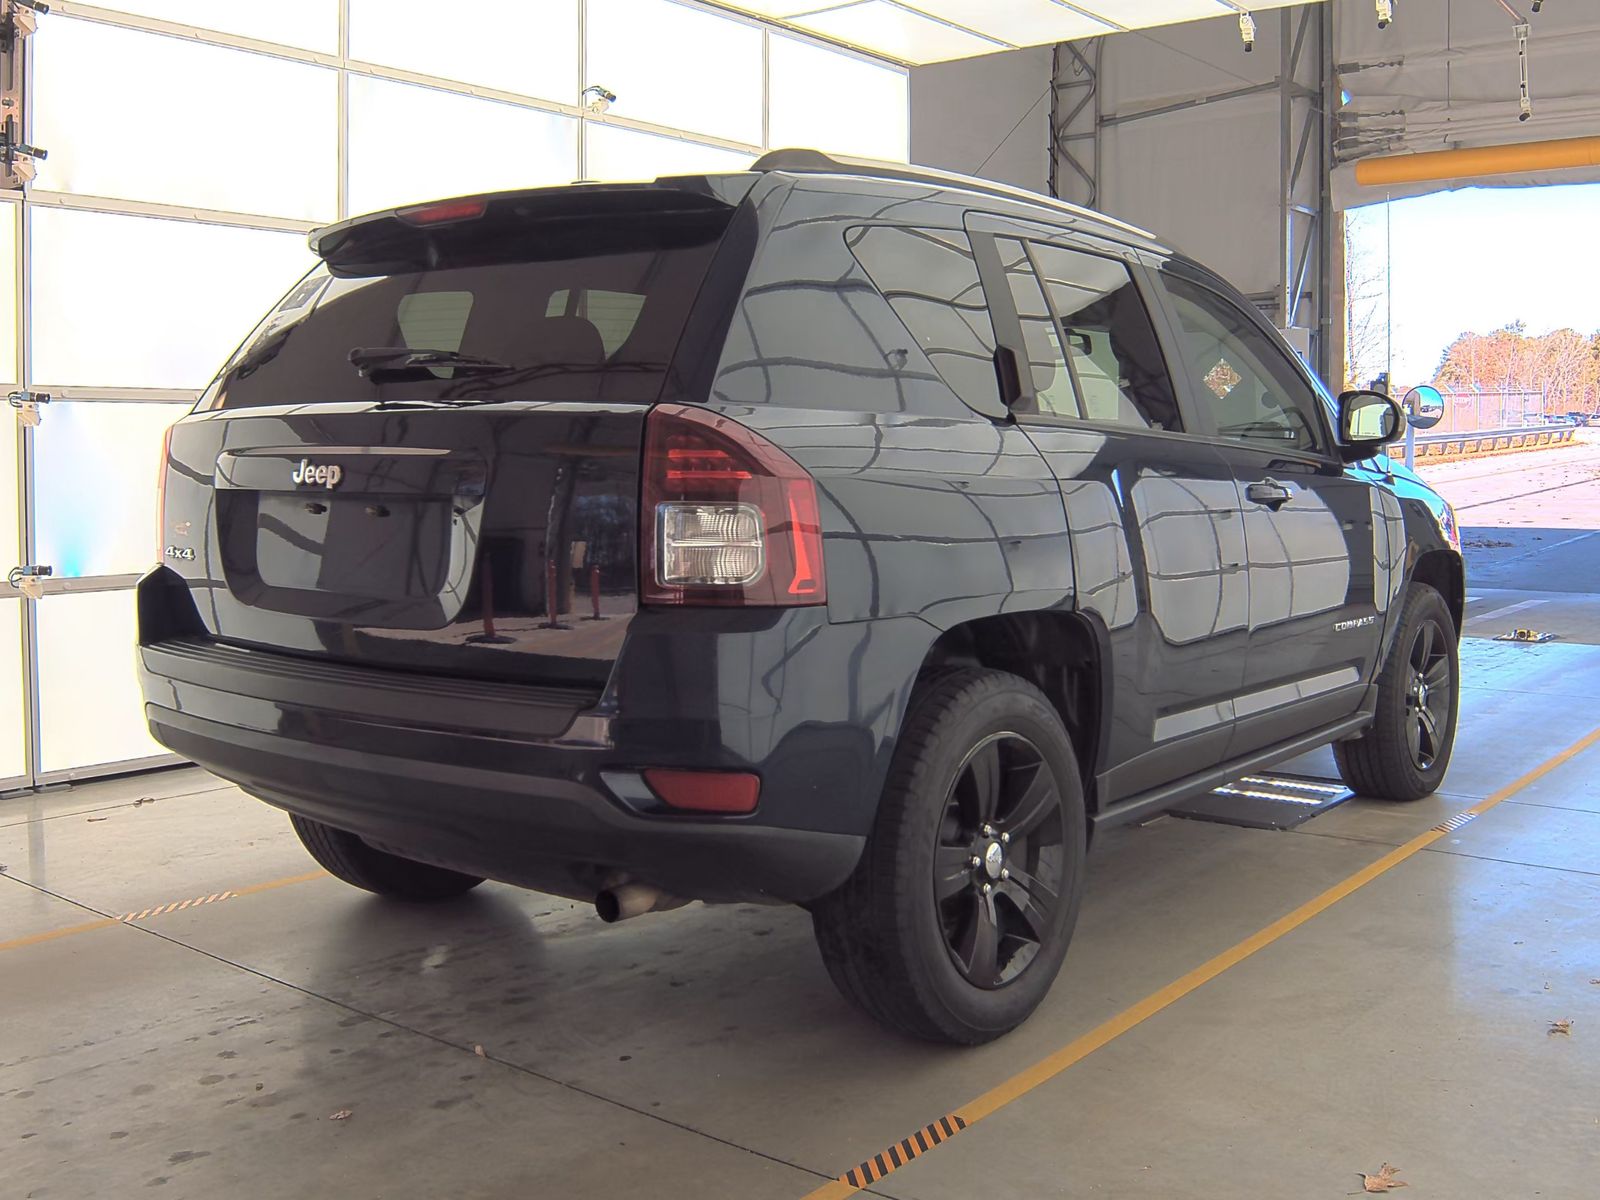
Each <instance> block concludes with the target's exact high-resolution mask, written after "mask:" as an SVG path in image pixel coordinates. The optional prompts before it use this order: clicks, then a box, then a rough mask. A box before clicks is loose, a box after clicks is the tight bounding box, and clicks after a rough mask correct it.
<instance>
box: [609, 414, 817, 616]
mask: <svg viewBox="0 0 1600 1200" xmlns="http://www.w3.org/2000/svg"><path fill="white" fill-rule="evenodd" d="M642 490H643V503H642V504H641V506H640V507H641V513H640V516H641V519H642V523H643V529H642V531H641V533H642V537H641V538H640V545H641V546H642V547H643V548H644V552H645V561H644V563H643V564H642V567H643V569H642V570H641V571H640V579H641V591H642V594H643V599H644V602H645V603H646V604H682V605H719V604H727V605H760V606H788V605H806V604H826V603H827V601H828V586H827V580H826V579H825V578H824V575H823V567H822V525H821V522H820V521H819V520H818V516H817V485H816V482H815V481H814V480H813V479H812V478H811V476H810V475H808V474H807V473H806V471H805V468H803V467H802V466H800V464H799V463H797V462H795V461H794V459H792V458H790V457H789V456H788V455H787V454H785V453H784V452H783V451H782V450H780V449H778V448H777V447H776V446H774V445H773V444H772V443H771V442H769V441H767V440H766V439H765V438H763V437H761V436H760V435H758V434H756V433H754V432H752V431H751V430H749V429H746V428H745V427H744V426H742V425H740V424H738V423H737V422H735V421H732V420H730V419H728V418H727V417H723V416H719V415H718V414H716V413H713V412H708V411H706V410H704V409H699V408H691V407H689V406H687V405H681V404H664V405H661V406H660V407H659V408H656V409H654V410H653V411H652V412H651V413H650V416H649V417H648V418H647V420H646V422H645V435H644V483H643V489H642Z"/></svg>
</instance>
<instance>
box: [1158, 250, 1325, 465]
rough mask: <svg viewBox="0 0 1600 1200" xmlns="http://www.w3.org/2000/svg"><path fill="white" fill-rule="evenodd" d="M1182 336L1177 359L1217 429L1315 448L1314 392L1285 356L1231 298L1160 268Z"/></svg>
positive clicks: (1318, 442) (1318, 439)
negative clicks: (1164, 271)
mask: <svg viewBox="0 0 1600 1200" xmlns="http://www.w3.org/2000/svg"><path fill="white" fill-rule="evenodd" d="M1163 280H1164V282H1165V285H1166V289H1167V293H1168V294H1169V295H1170V296H1171V297H1172V306H1173V309H1174V310H1175V312H1176V315H1177V318H1178V328H1179V333H1180V335H1181V336H1182V339H1183V347H1182V350H1183V357H1184V362H1183V367H1182V369H1183V370H1185V371H1187V372H1188V374H1189V378H1190V381H1191V382H1192V383H1193V385H1194V393H1195V396H1196V397H1197V398H1198V399H1199V401H1200V402H1201V403H1203V404H1205V405H1207V406H1208V407H1209V408H1210V409H1211V411H1212V413H1213V414H1214V415H1215V417H1216V423H1217V433H1218V434H1219V435H1221V436H1222V437H1226V438H1236V439H1238V440H1239V441H1243V442H1254V443H1259V444H1261V445H1263V446H1273V447H1280V448H1281V447H1291V448H1293V449H1296V450H1311V451H1314V450H1320V449H1321V448H1322V441H1323V434H1322V428H1321V423H1320V421H1319V419H1318V417H1317V413H1316V410H1317V404H1318V400H1317V398H1316V395H1315V393H1314V392H1313V391H1312V389H1311V386H1310V385H1309V384H1308V383H1306V381H1305V379H1304V377H1303V376H1302V375H1301V374H1300V372H1299V371H1297V370H1296V369H1295V368H1294V365H1293V364H1292V363H1291V362H1290V361H1289V358H1288V356H1287V355H1286V354H1285V353H1284V351H1283V350H1281V349H1280V348H1279V347H1278V346H1277V344H1276V343H1275V342H1274V341H1273V340H1272V339H1271V338H1270V337H1268V336H1267V334H1266V333H1265V332H1264V331H1263V330H1262V329H1261V327H1260V326H1259V325H1257V324H1256V323H1255V321H1254V320H1253V319H1252V318H1251V317H1250V316H1249V315H1248V314H1247V313H1245V312H1244V310H1242V309H1241V308H1239V307H1238V306H1237V305H1235V304H1234V303H1232V302H1231V301H1229V300H1225V299H1223V298H1222V297H1221V296H1218V295H1217V294H1216V293H1214V292H1211V291H1208V290H1207V289H1205V288H1202V287H1198V286H1196V285H1195V284H1192V283H1190V282H1188V281H1187V280H1184V279H1178V278H1175V277H1173V276H1170V275H1167V276H1163Z"/></svg>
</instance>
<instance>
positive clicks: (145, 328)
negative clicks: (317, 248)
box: [28, 205, 316, 390]
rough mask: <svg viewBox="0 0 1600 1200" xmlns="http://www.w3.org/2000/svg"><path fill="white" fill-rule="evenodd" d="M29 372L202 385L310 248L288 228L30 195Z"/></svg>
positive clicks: (132, 383) (296, 272)
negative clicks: (174, 217)
mask: <svg viewBox="0 0 1600 1200" xmlns="http://www.w3.org/2000/svg"><path fill="white" fill-rule="evenodd" d="M28 220H29V222H30V224H31V234H30V236H31V238H32V250H33V260H32V272H33V281H32V282H33V311H32V317H33V321H32V325H31V329H32V337H33V369H32V372H31V375H32V378H33V381H34V382H35V383H36V384H38V385H40V386H41V387H43V388H44V389H45V390H49V388H50V387H51V386H55V387H60V386H63V385H68V384H76V385H85V386H99V387H160V388H201V387H204V386H205V385H206V383H207V381H209V380H210V378H211V376H212V375H213V374H215V372H216V369H217V368H218V367H219V366H221V365H222V361H223V359H225V358H227V356H228V354H229V352H230V351H231V350H232V349H233V348H234V347H235V346H236V345H238V344H239V340H240V339H241V338H243V337H244V335H245V334H247V333H249V332H250V330H251V329H252V328H253V327H254V326H255V324H256V323H257V322H258V321H259V320H260V319H261V314H262V313H264V312H266V311H267V310H268V309H270V308H271V307H272V306H273V304H275V303H276V302H277V300H278V298H279V297H280V296H282V295H283V293H284V292H286V291H287V290H288V289H289V286H290V285H291V284H292V283H293V282H294V281H295V279H296V278H297V277H298V276H300V275H302V274H304V273H305V272H306V271H307V270H308V269H309V268H310V267H311V266H312V265H313V264H314V263H315V261H316V260H315V258H314V257H313V256H312V254H311V252H310V251H309V250H308V249H306V241H305V237H304V236H303V235H301V234H298V233H272V232H267V231H264V230H259V229H235V228H232V227H229V226H225V225H205V224H200V223H198V222H192V221H168V220H158V219H156V218H152V217H131V216H123V215H120V214H111V213H96V212H80V211H75V210H72V209H62V208H45V207H42V206H37V205H35V206H30V208H29V210H28Z"/></svg>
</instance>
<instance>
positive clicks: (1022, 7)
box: [911, 0, 1116, 53]
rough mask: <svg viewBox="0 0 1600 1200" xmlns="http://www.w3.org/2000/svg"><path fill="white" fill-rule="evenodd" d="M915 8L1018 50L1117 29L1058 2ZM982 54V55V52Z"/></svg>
mask: <svg viewBox="0 0 1600 1200" xmlns="http://www.w3.org/2000/svg"><path fill="white" fill-rule="evenodd" d="M911 7H912V8H914V9H916V10H917V11H918V12H925V13H927V14H928V15H929V16H933V17H939V18H942V19H943V20H946V21H953V22H954V23H955V24H957V25H961V26H963V27H964V28H967V29H971V30H974V31H976V32H978V33H983V34H988V35H989V36H990V37H997V38H1003V39H1004V40H1005V41H1008V42H1010V43H1011V44H1012V45H1014V46H1037V45H1039V44H1041V43H1043V42H1065V41H1071V40H1073V39H1075V38H1082V37H1095V36H1096V35H1098V34H1102V33H1111V32H1114V31H1115V29H1116V26H1114V25H1110V24H1107V23H1106V22H1105V21H1097V20H1095V19H1094V18H1093V17H1086V16H1084V15H1083V14H1082V13H1078V12H1074V11H1073V10H1072V9H1070V8H1063V7H1062V6H1061V5H1059V4H1057V3H1056V0H1005V3H1004V4H996V3H995V0H914V3H912V4H911ZM980 53H981V51H980Z"/></svg>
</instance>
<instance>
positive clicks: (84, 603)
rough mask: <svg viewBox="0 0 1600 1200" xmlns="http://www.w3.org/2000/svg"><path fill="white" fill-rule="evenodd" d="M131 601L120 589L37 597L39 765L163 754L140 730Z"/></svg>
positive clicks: (55, 767) (63, 766)
mask: <svg viewBox="0 0 1600 1200" xmlns="http://www.w3.org/2000/svg"><path fill="white" fill-rule="evenodd" d="M133 600H134V597H133V592H132V591H131V590H125V591H115V592H82V593H79V594H77V595H71V594H66V595H54V596H46V597H45V598H44V599H42V600H40V601H39V602H38V617H39V640H38V649H39V738H40V742H41V753H40V764H39V765H40V768H41V769H42V770H45V771H62V770H67V769H69V768H72V767H89V766H94V765H97V764H99V763H113V762H122V761H125V760H127V759H131V758H146V757H149V756H151V755H155V754H165V753H167V751H166V750H164V749H163V748H162V747H161V746H160V745H158V744H157V743H156V742H155V740H154V739H152V738H151V736H150V734H149V733H148V732H147V731H146V729H145V723H144V702H143V700H142V699H141V698H140V695H139V682H138V678H137V676H136V675H135V673H134V641H135V639H136V637H137V636H138V635H137V632H136V623H135V620H134V606H133Z"/></svg>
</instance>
